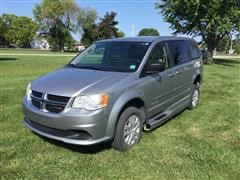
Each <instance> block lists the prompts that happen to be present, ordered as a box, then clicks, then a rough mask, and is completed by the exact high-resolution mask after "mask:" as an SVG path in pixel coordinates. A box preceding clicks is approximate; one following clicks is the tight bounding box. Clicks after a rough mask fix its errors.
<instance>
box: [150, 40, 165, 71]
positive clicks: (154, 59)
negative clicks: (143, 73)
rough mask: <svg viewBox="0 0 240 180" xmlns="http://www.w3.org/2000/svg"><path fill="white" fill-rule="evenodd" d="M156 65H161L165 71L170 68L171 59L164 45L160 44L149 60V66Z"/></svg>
mask: <svg viewBox="0 0 240 180" xmlns="http://www.w3.org/2000/svg"><path fill="white" fill-rule="evenodd" d="M154 64H161V65H162V67H164V68H165V69H166V68H168V66H169V58H168V55H167V51H166V47H165V45H164V44H163V43H158V44H157V45H156V46H155V47H154V49H153V50H152V52H151V54H150V56H149V58H148V61H147V66H151V65H154Z"/></svg>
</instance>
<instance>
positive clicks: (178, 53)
mask: <svg viewBox="0 0 240 180" xmlns="http://www.w3.org/2000/svg"><path fill="white" fill-rule="evenodd" d="M168 45H169V50H170V53H171V56H172V58H173V61H174V64H175V65H177V64H182V63H184V62H187V61H189V60H190V57H189V51H188V46H187V42H186V41H170V42H168Z"/></svg>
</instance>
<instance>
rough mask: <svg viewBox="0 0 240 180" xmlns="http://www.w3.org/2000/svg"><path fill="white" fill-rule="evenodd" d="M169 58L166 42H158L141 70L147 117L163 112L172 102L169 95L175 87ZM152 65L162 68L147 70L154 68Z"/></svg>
mask: <svg viewBox="0 0 240 180" xmlns="http://www.w3.org/2000/svg"><path fill="white" fill-rule="evenodd" d="M169 60H170V57H169V55H168V51H167V48H166V44H165V43H163V42H160V43H158V44H156V45H155V47H154V48H153V50H152V52H151V54H150V56H149V58H148V60H147V62H146V65H145V68H144V70H143V73H144V76H143V77H142V88H143V92H144V95H145V98H146V99H147V103H146V115H147V117H150V116H154V115H156V114H158V113H160V112H163V111H164V110H166V109H167V108H168V107H169V106H170V105H171V104H172V103H173V102H172V101H173V99H172V98H171V95H172V92H173V90H174V89H175V84H174V83H173V81H174V78H172V77H171V76H170V75H169V70H168V68H169V65H170V64H169V62H170V61H169ZM153 66H156V67H162V68H159V69H158V70H157V69H156V70H155V71H152V72H151V71H150V72H149V69H151V70H152V69H154V68H152V67H153ZM149 67H151V68H149Z"/></svg>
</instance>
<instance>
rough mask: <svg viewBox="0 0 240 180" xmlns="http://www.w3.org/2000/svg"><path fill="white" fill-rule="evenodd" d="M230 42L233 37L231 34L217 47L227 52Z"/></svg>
mask: <svg viewBox="0 0 240 180" xmlns="http://www.w3.org/2000/svg"><path fill="white" fill-rule="evenodd" d="M230 44H231V38H230V37H229V36H225V37H223V38H222V39H221V40H220V41H219V42H218V45H217V46H216V49H217V50H218V51H221V52H224V53H226V54H227V53H228V50H229V49H230Z"/></svg>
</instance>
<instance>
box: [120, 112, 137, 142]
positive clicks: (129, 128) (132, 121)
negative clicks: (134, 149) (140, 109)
mask: <svg viewBox="0 0 240 180" xmlns="http://www.w3.org/2000/svg"><path fill="white" fill-rule="evenodd" d="M139 136H140V118H139V117H138V116H137V115H132V116H130V117H129V118H128V120H127V122H126V124H125V126H124V131H123V138H124V141H125V143H126V144H127V145H133V144H135V143H137V142H138V139H139Z"/></svg>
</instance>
